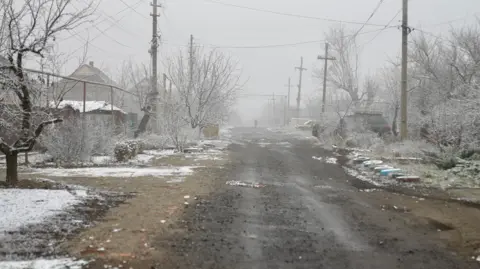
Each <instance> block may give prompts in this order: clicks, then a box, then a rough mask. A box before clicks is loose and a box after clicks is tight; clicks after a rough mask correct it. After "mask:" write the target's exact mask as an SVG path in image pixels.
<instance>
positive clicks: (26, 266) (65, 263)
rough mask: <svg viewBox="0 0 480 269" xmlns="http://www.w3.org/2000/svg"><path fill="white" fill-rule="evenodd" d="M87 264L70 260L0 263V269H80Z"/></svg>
mask: <svg viewBox="0 0 480 269" xmlns="http://www.w3.org/2000/svg"><path fill="white" fill-rule="evenodd" d="M86 264H88V262H86V261H82V260H80V261H75V260H72V259H68V258H65V259H56V260H43V259H39V260H32V261H0V268H2V269H65V268H69V269H81V268H82V266H84V265H86Z"/></svg>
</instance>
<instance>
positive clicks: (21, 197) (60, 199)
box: [0, 189, 81, 268]
mask: <svg viewBox="0 0 480 269" xmlns="http://www.w3.org/2000/svg"><path fill="white" fill-rule="evenodd" d="M80 201H81V200H79V199H77V197H76V196H75V195H73V194H72V193H70V192H68V191H66V190H24V189H0V216H2V217H1V218H0V232H6V231H15V230H17V229H18V228H20V227H22V226H24V225H29V224H37V223H41V222H42V221H44V220H46V219H47V218H49V217H52V216H54V215H56V214H58V213H60V212H62V211H63V210H65V209H66V208H67V207H69V206H72V205H74V204H77V203H79V202H80ZM0 268H3V267H0Z"/></svg>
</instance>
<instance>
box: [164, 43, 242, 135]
mask: <svg viewBox="0 0 480 269" xmlns="http://www.w3.org/2000/svg"><path fill="white" fill-rule="evenodd" d="M167 70H168V74H169V78H170V80H171V82H172V83H173V85H174V87H175V88H176V92H175V94H176V95H177V96H178V98H179V100H181V102H182V103H183V105H184V108H185V111H184V112H185V113H184V115H183V119H184V121H185V122H187V123H188V124H189V125H190V127H191V128H193V129H195V128H197V127H198V128H199V129H202V128H204V127H205V126H206V125H208V124H215V123H221V122H223V121H224V120H225V118H226V116H228V114H229V112H230V111H229V109H230V108H231V107H232V105H233V104H234V102H235V100H236V93H237V91H238V90H239V89H240V87H241V85H240V83H239V81H240V72H239V69H238V66H237V63H236V62H234V61H233V60H232V58H230V57H228V56H226V55H224V54H222V53H220V52H218V51H216V50H212V51H205V50H203V49H202V48H198V47H197V48H194V49H193V51H192V53H191V55H188V54H187V53H185V52H179V53H178V55H176V56H174V57H172V58H171V59H169V62H168V66H167Z"/></svg>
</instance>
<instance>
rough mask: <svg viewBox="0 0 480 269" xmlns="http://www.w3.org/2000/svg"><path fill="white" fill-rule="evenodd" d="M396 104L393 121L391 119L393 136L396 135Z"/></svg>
mask: <svg viewBox="0 0 480 269" xmlns="http://www.w3.org/2000/svg"><path fill="white" fill-rule="evenodd" d="M398 109H399V108H398V105H396V106H395V112H394V114H393V121H392V133H393V135H394V136H398V131H397V118H398Z"/></svg>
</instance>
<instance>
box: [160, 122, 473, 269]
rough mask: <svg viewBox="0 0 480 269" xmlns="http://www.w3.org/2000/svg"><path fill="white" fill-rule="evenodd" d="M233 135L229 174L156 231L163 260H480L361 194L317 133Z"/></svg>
mask: <svg viewBox="0 0 480 269" xmlns="http://www.w3.org/2000/svg"><path fill="white" fill-rule="evenodd" d="M233 139H234V141H237V143H236V144H233V145H232V146H231V147H230V148H231V151H232V152H231V155H232V161H231V163H230V164H229V165H227V166H226V167H225V169H227V170H228V172H227V173H226V174H227V175H228V178H225V181H226V182H227V181H231V182H228V183H229V184H224V185H222V186H224V187H222V188H219V189H218V190H217V191H216V192H214V193H213V194H211V195H209V196H208V197H199V198H198V200H197V204H195V205H192V206H191V207H190V208H188V209H187V211H186V213H185V216H184V219H183V221H181V222H180V223H178V224H177V227H175V228H177V230H178V232H177V233H173V235H172V236H170V237H169V238H162V239H158V240H157V242H156V243H157V246H158V247H160V248H162V249H167V250H168V255H166V256H167V257H168V258H167V260H165V261H163V262H162V263H161V268H245V269H247V268H248V269H255V268H259V269H260V268H272V269H274V268H275V269H276V268H326V269H327V268H328V269H337V268H338V269H344V268H369V269H373V268H382V269H386V268H408V269H413V268H419V269H420V268H422V269H425V268H435V269H442V268H445V269H447V268H448V269H453V268H462V269H467V268H480V266H479V263H478V262H476V261H474V260H472V259H471V258H466V257H464V256H460V255H458V254H455V253H454V252H453V251H452V250H451V249H449V248H448V247H447V246H445V245H444V244H443V243H442V241H440V240H436V237H435V236H432V234H434V233H436V232H438V227H436V226H435V225H428V224H425V225H423V224H420V223H416V222H415V220H411V219H409V218H408V217H405V216H404V215H403V214H402V213H401V212H398V211H395V210H385V208H383V209H382V207H381V205H380V204H376V203H375V202H372V201H371V200H368V199H364V198H363V195H364V194H363V192H362V191H361V190H360V189H358V187H359V185H361V184H358V182H357V181H356V180H355V179H353V178H351V177H349V176H348V175H346V174H345V172H344V170H343V168H342V167H341V165H339V164H338V162H335V157H336V156H334V155H333V154H332V153H331V152H328V151H325V150H323V149H322V148H321V147H319V146H318V145H315V142H314V141H312V140H309V139H305V137H298V135H297V136H295V135H288V134H284V133H283V134H282V133H280V132H274V131H271V130H268V129H261V128H255V129H254V128H237V129H234V130H233ZM337 158H338V156H337Z"/></svg>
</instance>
